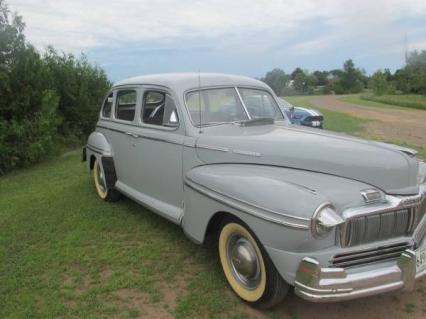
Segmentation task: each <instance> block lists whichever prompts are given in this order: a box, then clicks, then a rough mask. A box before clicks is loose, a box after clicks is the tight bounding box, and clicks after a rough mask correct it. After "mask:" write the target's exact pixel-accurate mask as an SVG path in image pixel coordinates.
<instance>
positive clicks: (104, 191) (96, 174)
mask: <svg viewBox="0 0 426 319" xmlns="http://www.w3.org/2000/svg"><path fill="white" fill-rule="evenodd" d="M93 178H94V180H95V187H96V192H97V193H98V195H99V197H100V198H102V199H103V200H105V201H107V202H115V201H117V200H119V199H120V193H119V192H118V191H116V190H115V189H110V188H108V187H107V185H106V179H105V174H104V171H103V169H102V167H101V164H100V163H99V161H98V160H97V159H96V160H95V162H94V164H93Z"/></svg>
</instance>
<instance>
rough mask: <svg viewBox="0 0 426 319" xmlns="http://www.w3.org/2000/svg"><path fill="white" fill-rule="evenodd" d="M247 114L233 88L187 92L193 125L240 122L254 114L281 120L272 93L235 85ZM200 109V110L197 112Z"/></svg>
mask: <svg viewBox="0 0 426 319" xmlns="http://www.w3.org/2000/svg"><path fill="white" fill-rule="evenodd" d="M238 90H239V92H240V94H241V97H242V99H243V101H244V104H245V106H246V108H247V112H248V113H249V114H250V117H249V116H248V114H247V112H246V110H245V109H244V106H243V105H242V103H241V100H240V98H239V96H238V93H237V91H236V90H235V88H215V89H203V90H199V91H191V92H188V93H187V94H186V106H187V108H188V111H189V114H190V116H191V120H192V122H193V123H194V125H195V126H200V123H201V126H205V125H215V124H222V123H232V122H242V121H247V120H250V119H257V118H265V117H267V118H273V119H276V120H283V119H284V117H283V115H282V113H281V112H280V110H279V109H278V105H277V104H276V103H275V100H274V99H273V97H272V95H271V94H270V93H268V92H266V91H263V90H258V89H246V88H239V89H238ZM200 112H201V114H200Z"/></svg>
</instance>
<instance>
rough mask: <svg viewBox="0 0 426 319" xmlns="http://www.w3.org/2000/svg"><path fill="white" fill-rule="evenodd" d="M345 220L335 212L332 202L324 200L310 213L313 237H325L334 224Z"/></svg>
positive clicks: (336, 224)
mask: <svg viewBox="0 0 426 319" xmlns="http://www.w3.org/2000/svg"><path fill="white" fill-rule="evenodd" d="M344 222H345V220H344V219H343V218H342V217H341V216H340V215H339V214H337V212H336V210H335V208H334V206H333V204H331V203H330V202H324V203H322V204H321V205H319V206H318V208H317V209H316V210H315V212H314V214H313V215H312V220H311V233H312V236H313V237H314V238H317V239H321V238H324V237H326V236H327V235H328V234H329V233H330V232H331V231H332V230H333V229H334V228H335V227H336V226H338V225H340V224H343V223H344Z"/></svg>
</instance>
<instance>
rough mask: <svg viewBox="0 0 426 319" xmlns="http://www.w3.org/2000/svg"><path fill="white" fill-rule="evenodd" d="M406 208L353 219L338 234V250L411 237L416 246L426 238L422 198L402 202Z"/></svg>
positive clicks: (425, 212)
mask: <svg viewBox="0 0 426 319" xmlns="http://www.w3.org/2000/svg"><path fill="white" fill-rule="evenodd" d="M404 204H405V205H406V206H408V207H399V208H395V209H394V210H385V211H378V212H371V213H369V214H363V215H354V216H351V217H350V218H349V219H347V222H346V223H345V224H344V225H342V227H341V228H340V232H339V233H338V236H339V237H338V240H339V241H340V244H341V246H342V247H351V246H355V245H359V244H364V243H369V242H373V241H377V240H386V239H389V238H395V237H400V236H411V235H414V240H415V242H416V243H418V242H420V241H421V240H422V239H423V238H424V236H425V235H426V225H425V224H426V221H425V218H426V197H425V196H423V197H418V198H417V199H415V200H412V199H408V200H404Z"/></svg>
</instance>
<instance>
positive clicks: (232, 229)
mask: <svg viewBox="0 0 426 319" xmlns="http://www.w3.org/2000/svg"><path fill="white" fill-rule="evenodd" d="M219 257H220V262H221V264H222V268H223V272H224V273H225V277H226V279H227V280H228V283H229V285H230V286H231V288H232V289H233V290H234V292H235V293H236V294H237V295H238V296H239V297H240V298H241V299H243V300H244V301H246V302H247V303H249V304H251V305H253V306H255V307H258V308H270V307H272V306H274V305H276V304H277V303H279V302H280V301H282V300H283V299H284V297H285V296H286V294H287V292H288V289H289V285H288V284H287V283H286V282H285V281H284V280H283V279H282V278H281V276H280V274H279V273H278V271H277V270H276V269H275V266H274V265H273V263H272V261H271V260H270V258H269V256H268V255H267V254H266V252H265V251H264V249H263V247H262V245H261V244H260V243H259V241H258V240H257V239H256V237H255V235H254V234H253V233H252V232H251V231H250V230H249V229H248V227H247V226H246V225H244V224H243V223H242V222H240V221H239V220H236V219H232V220H227V221H226V222H225V223H224V224H223V226H222V228H221V231H220V235H219Z"/></svg>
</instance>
